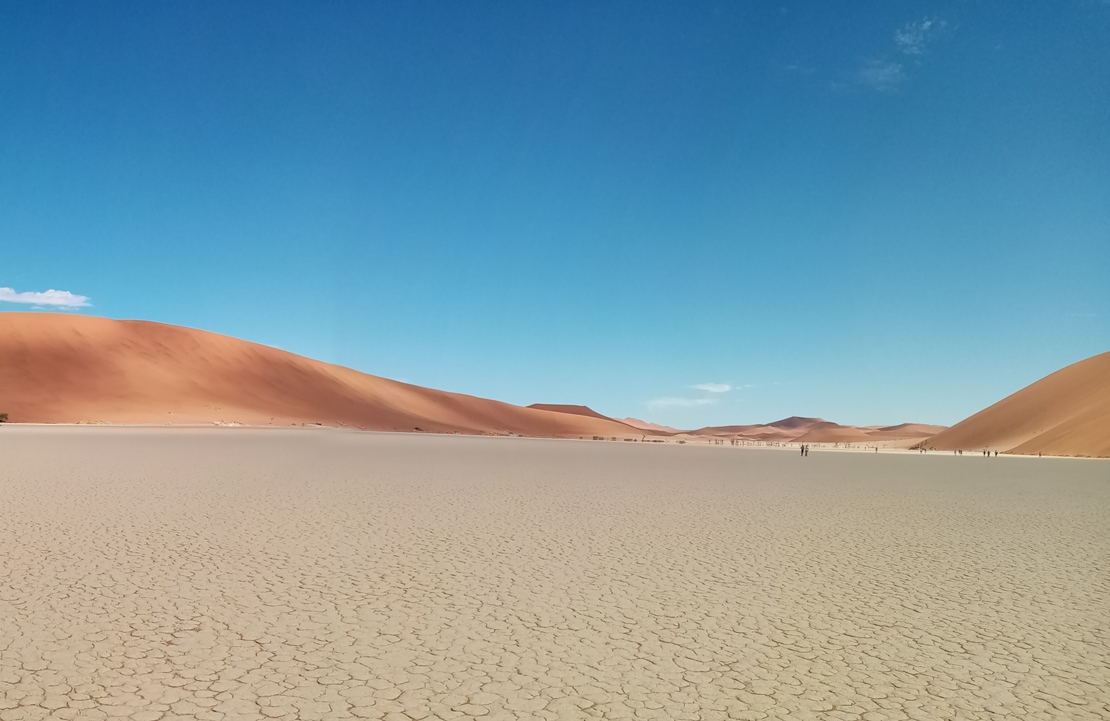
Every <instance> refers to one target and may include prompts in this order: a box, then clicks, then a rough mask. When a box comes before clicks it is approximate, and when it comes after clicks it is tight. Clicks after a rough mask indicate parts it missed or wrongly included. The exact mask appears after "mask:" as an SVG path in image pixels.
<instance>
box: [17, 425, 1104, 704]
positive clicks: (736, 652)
mask: <svg viewBox="0 0 1110 721" xmlns="http://www.w3.org/2000/svg"><path fill="white" fill-rule="evenodd" d="M1108 480H1110V475H1108V471H1107V465H1106V462H1105V461H1100V460H1083V459H1058V458H1052V459H1049V458H1044V459H1037V458H1006V457H999V458H997V459H996V458H990V459H985V458H983V457H982V456H971V455H965V456H960V457H955V456H951V455H945V454H912V453H911V454H883V453H880V454H870V453H834V452H821V451H816V452H814V453H813V454H811V455H810V456H809V457H807V458H801V457H799V456H798V454H797V452H796V451H779V450H770V449H767V450H757V449H741V448H732V447H728V446H703V447H691V446H685V447H683V446H676V445H653V444H639V443H620V442H616V443H612V442H594V441H575V440H540V439H520V438H493V437H467V436H435V435H420V434H381V433H360V432H350V431H340V430H315V429H311V430H310V429H238V428H210V429H184V428H112V427H104V428H98V427H83V428H77V427H36V426H22V427H18V426H16V427H13V426H8V427H3V428H2V429H0V519H2V523H0V549H2V553H0V721H33V720H37V719H45V718H65V719H74V718H99V719H103V718H111V717H120V718H123V717H126V718H131V719H134V720H135V721H169V720H170V719H185V718H188V719H204V720H206V721H222V720H224V719H264V718H275V719H286V720H287V721H296V720H301V721H310V720H314V719H341V718H370V719H390V720H395V721H405V720H406V719H459V718H468V717H484V718H487V719H624V718H628V719H632V718H635V719H640V718H658V719H691V720H693V719H706V720H708V719H775V718H784V719H826V720H829V721H832V720H837V721H848V720H849V719H852V720H854V719H865V720H866V721H876V720H878V719H906V718H912V719H995V718H1030V719H1065V718H1066V719H1105V718H1107V717H1108V716H1110V690H1108V688H1110V687H1108V684H1107V683H1106V681H1107V679H1108V678H1110V604H1108V602H1107V599H1108V598H1110V585H1108V584H1110V533H1108V532H1107V529H1110V483H1108Z"/></svg>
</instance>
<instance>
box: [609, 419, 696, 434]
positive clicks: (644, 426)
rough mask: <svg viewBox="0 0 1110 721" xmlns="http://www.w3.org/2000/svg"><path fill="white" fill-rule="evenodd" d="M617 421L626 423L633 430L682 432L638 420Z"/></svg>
mask: <svg viewBox="0 0 1110 721" xmlns="http://www.w3.org/2000/svg"><path fill="white" fill-rule="evenodd" d="M617 420H619V421H620V422H621V423H627V424H628V425H630V426H632V427H633V428H639V429H640V430H642V431H657V432H659V433H682V431H680V430H678V429H677V428H671V427H670V426H661V425H659V424H658V423H649V422H648V421H642V420H640V419H639V418H618V419H617Z"/></svg>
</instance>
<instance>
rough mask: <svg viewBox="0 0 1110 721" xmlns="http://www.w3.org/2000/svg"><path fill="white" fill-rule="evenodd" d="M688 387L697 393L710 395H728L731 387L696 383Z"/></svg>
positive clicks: (721, 384)
mask: <svg viewBox="0 0 1110 721" xmlns="http://www.w3.org/2000/svg"><path fill="white" fill-rule="evenodd" d="M690 387H691V388H695V389H697V390H699V391H709V392H710V393H728V392H729V391H730V390H732V386H731V385H729V384H728V383H698V384H697V385H693V386H690Z"/></svg>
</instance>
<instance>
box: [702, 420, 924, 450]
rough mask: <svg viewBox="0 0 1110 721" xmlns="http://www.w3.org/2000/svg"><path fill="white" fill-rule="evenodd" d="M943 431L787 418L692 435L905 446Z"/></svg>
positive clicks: (917, 426)
mask: <svg viewBox="0 0 1110 721" xmlns="http://www.w3.org/2000/svg"><path fill="white" fill-rule="evenodd" d="M942 430H944V426H931V425H926V424H924V423H902V424H900V425H896V426H863V427H860V426H842V425H840V424H839V423H833V422H832V421H826V420H824V419H823V418H806V417H802V416H791V417H790V418H783V419H782V420H780V421H775V422H773V423H764V424H756V425H745V426H710V427H708V428H699V429H698V430H696V431H692V433H693V435H697V436H709V437H715V436H724V437H729V438H740V439H744V440H753V441H773V442H780V443H879V444H882V445H884V446H890V445H909V443H903V442H904V441H909V442H912V441H920V440H924V439H926V438H928V437H929V436H932V435H935V434H936V433H939V432H940V431H942Z"/></svg>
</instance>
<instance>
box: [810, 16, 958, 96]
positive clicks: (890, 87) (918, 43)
mask: <svg viewBox="0 0 1110 721" xmlns="http://www.w3.org/2000/svg"><path fill="white" fill-rule="evenodd" d="M949 30H951V26H950V25H949V24H948V21H946V20H940V19H938V18H928V17H926V18H921V19H920V20H914V21H913V22H911V23H906V24H905V25H903V26H902V27H900V28H898V29H897V30H895V31H894V37H893V40H894V47H893V52H892V51H891V50H890V49H888V50H887V51H886V52H885V53H883V54H882V55H880V56H877V57H873V58H872V59H870V60H866V61H864V63H863V64H862V65H861V66H860V67H858V68H857V69H856V70H855V72H854V73H853V74H851V75H849V76H848V79H847V82H838V83H833V84H832V87H833V89H834V90H846V89H851V88H853V87H855V88H857V89H859V88H862V89H865V90H873V91H876V92H882V93H885V92H891V91H894V90H897V89H898V88H899V87H900V86H901V85H903V84H904V83H905V82H906V81H907V80H908V79H909V77H910V71H911V70H912V69H914V68H918V67H920V66H921V61H922V58H924V56H925V55H926V54H927V53H928V51H929V49H930V47H931V46H932V45H933V43H935V42H936V41H937V40H938V39H940V38H941V37H942V36H943V35H944V34H946V33H947V32H948V31H949ZM892 55H893V58H892V57H891V56H892Z"/></svg>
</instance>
